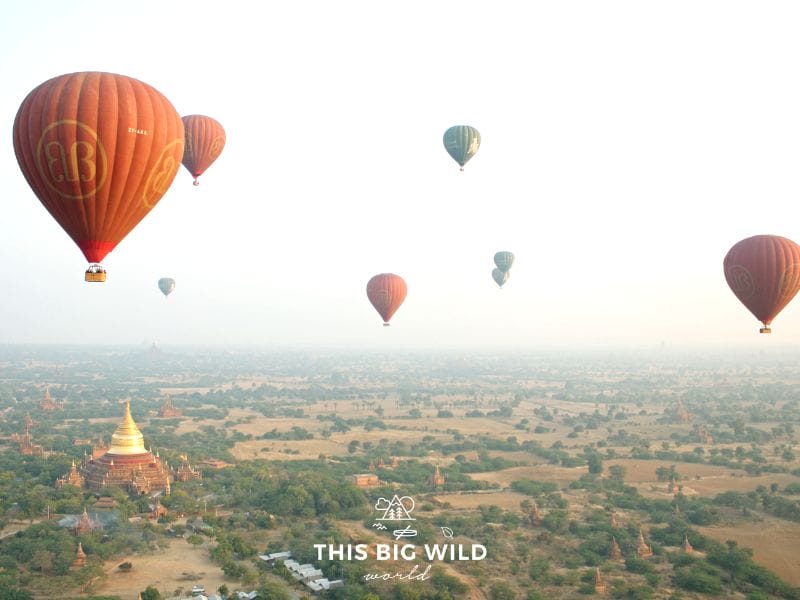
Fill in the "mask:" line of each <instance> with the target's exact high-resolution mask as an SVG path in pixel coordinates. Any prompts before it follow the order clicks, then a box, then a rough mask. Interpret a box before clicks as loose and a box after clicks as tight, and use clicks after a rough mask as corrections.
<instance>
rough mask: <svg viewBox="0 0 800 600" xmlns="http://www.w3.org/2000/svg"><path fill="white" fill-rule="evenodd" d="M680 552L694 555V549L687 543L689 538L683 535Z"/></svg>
mask: <svg viewBox="0 0 800 600" xmlns="http://www.w3.org/2000/svg"><path fill="white" fill-rule="evenodd" d="M681 550H682V551H683V552H684V553H685V554H694V547H693V546H692V545H691V544H690V543H689V536H688V535H687V534H685V533H684V534H683V544H681Z"/></svg>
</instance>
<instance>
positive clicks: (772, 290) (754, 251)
mask: <svg viewBox="0 0 800 600" xmlns="http://www.w3.org/2000/svg"><path fill="white" fill-rule="evenodd" d="M722 264H723V267H724V268H725V279H726V280H727V281H728V285H729V286H730V288H731V290H733V293H734V294H736V297H737V298H739V300H740V301H741V302H742V304H744V305H745V307H747V309H748V310H749V311H750V312H751V313H753V315H755V317H756V319H758V320H759V321H761V322H762V323H763V324H764V326H763V327H762V328H761V329H760V330H759V331H760V332H761V333H769V332H770V331H771V329H770V327H769V325H770V323H771V322H772V319H774V318H775V317H776V316H777V315H778V313H779V312H781V310H783V308H784V307H785V306H786V305H787V304H789V302H790V301H791V300H792V298H794V296H795V294H797V292H798V290H800V246H798V245H797V244H795V243H794V242H793V241H792V240H789V239H787V238H785V237H780V236H778V235H755V236H753V237H749V238H747V239H744V240H742V241H741V242H738V243H736V244H734V246H733V247H732V248H731V249H730V250H729V251H728V254H727V255H726V256H725V260H724V261H723V263H722Z"/></svg>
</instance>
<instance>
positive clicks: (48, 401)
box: [39, 388, 64, 412]
mask: <svg viewBox="0 0 800 600" xmlns="http://www.w3.org/2000/svg"><path fill="white" fill-rule="evenodd" d="M39 408H41V409H42V410H43V411H45V412H52V411H54V410H63V409H64V406H63V405H62V404H59V403H58V402H55V401H54V400H53V397H52V396H51V395H50V388H45V390H44V397H43V398H42V399H41V401H40V402H39Z"/></svg>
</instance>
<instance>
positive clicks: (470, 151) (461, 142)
mask: <svg viewBox="0 0 800 600" xmlns="http://www.w3.org/2000/svg"><path fill="white" fill-rule="evenodd" d="M480 145H481V134H480V133H478V130H477V129H475V128H474V127H470V126H469V125H454V126H453V127H451V128H450V129H448V130H447V131H445V132H444V147H445V150H447V153H448V154H449V155H450V156H451V157H452V158H453V160H454V161H456V162H457V163H458V164H459V165H460V166H461V170H462V171H463V170H464V165H465V164H467V161H469V159H470V158H472V157H473V156H475V153H476V152H477V151H478V147H479V146H480Z"/></svg>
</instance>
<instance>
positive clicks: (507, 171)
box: [0, 0, 800, 349]
mask: <svg viewBox="0 0 800 600" xmlns="http://www.w3.org/2000/svg"><path fill="white" fill-rule="evenodd" d="M798 30H800V4H798V3H797V2H795V1H784V2H769V3H755V2H736V1H731V0H725V1H698V0H691V1H673V2H650V1H644V0H632V1H629V2H604V1H597V0H591V1H572V2H519V1H516V0H514V1H508V2H487V1H486V0H480V1H469V0H466V1H465V0H459V1H450V0H444V1H438V0H437V1H430V0H429V1H408V2H403V3H389V2H376V1H374V0H369V1H366V0H365V1H363V2H351V1H346V0H338V1H335V2H334V1H330V0H310V1H306V2H299V1H298V2H259V3H255V2H236V1H224V2H223V1H216V2H207V1H203V0H193V1H191V2H190V1H182V0H181V1H177V0H170V1H164V0H156V1H150V0H144V1H139V2H136V3H122V2H109V1H108V0H98V1H77V0H73V1H65V0H60V1H39V2H37V1H31V0H24V1H22V0H17V1H13V2H6V3H3V4H2V6H1V7H0V70H1V71H2V82H3V94H2V96H0V120H2V123H4V126H3V127H4V132H5V133H4V134H3V136H4V139H5V143H4V144H1V145H0V176H2V181H3V182H4V190H3V191H4V193H3V202H4V205H5V213H4V214H5V217H6V218H5V219H4V220H3V222H2V225H1V226H2V235H0V277H2V280H3V281H4V282H5V293H4V294H3V295H2V296H0V315H1V318H0V343H16V342H35V343H50V342H55V343H71V342H91V343H110V344H120V343H123V344H125V343H132V344H143V343H146V344H149V343H151V342H152V341H155V342H156V343H157V344H159V345H162V346H168V345H170V344H187V343H203V344H208V343H220V344H229V343H231V344H232V343H236V344H258V345H285V344H291V345H306V346H315V345H325V346H331V345H333V346H338V345H341V346H360V345H364V346H379V347H387V348H407V347H415V346H423V347H437V346H440V347H464V348H468V347H480V348H505V349H515V348H526V347H531V348H547V347H564V346H574V347H581V346H592V347H596V346H600V347H603V346H609V347H610V346H620V345H622V346H633V347H635V346H643V347H653V346H657V345H659V344H661V343H662V342H664V343H665V344H666V345H669V346H682V345H693V344H706V343H708V344H729V345H737V346H744V347H750V346H752V347H753V348H754V349H763V348H766V347H768V346H769V345H772V346H776V345H797V344H798V342H800V306H799V305H798V302H800V299H795V301H794V302H793V303H792V304H790V305H789V306H788V307H787V308H786V309H784V311H783V312H782V313H781V314H780V315H779V316H778V317H777V318H776V319H775V320H774V322H773V333H772V335H771V336H763V335H759V334H758V327H759V323H758V322H757V321H756V319H755V318H754V317H753V316H752V315H751V314H750V313H749V312H748V311H747V310H746V309H745V308H744V307H743V306H742V305H741V304H740V303H739V301H738V300H737V299H736V298H735V297H734V295H733V294H732V292H731V291H730V289H729V288H728V286H727V284H726V282H725V279H724V275H723V271H722V259H723V258H724V256H725V254H726V253H727V251H728V249H729V248H730V247H731V246H732V245H733V244H734V243H736V242H737V241H739V240H740V239H742V238H745V237H749V236H751V235H756V234H765V233H768V234H776V235H783V236H785V237H788V238H791V239H794V240H795V241H797V242H800V220H798V218H797V215H798V212H799V211H798V199H799V198H800V178H798V172H799V169H798V166H799V165H800V144H798V140H800V76H798V73H800V65H799V64H798V63H800V36H798V35H797V32H798ZM87 70H95V71H111V72H115V73H121V74H124V75H128V76H131V77H135V78H137V79H140V80H142V81H144V82H146V83H148V84H150V85H152V86H153V87H155V88H156V89H158V90H159V91H160V92H161V93H163V94H164V95H165V96H166V97H167V98H169V99H170V101H171V102H172V103H173V105H174V106H175V108H176V110H177V111H178V113H180V114H181V115H186V114H206V115H209V116H212V117H214V118H215V119H217V120H218V121H219V122H220V123H222V125H223V126H224V127H225V130H226V133H227V145H226V147H225V150H224V152H223V154H222V155H221V157H220V158H219V159H218V160H217V162H216V163H215V164H214V165H213V166H212V167H211V168H210V169H209V170H208V171H207V172H206V174H205V175H203V176H202V178H201V185H200V186H199V187H193V186H192V178H191V176H190V175H189V173H188V172H187V171H186V170H185V169H183V168H181V170H180V171H179V173H178V176H177V177H176V179H175V182H174V183H173V185H172V188H171V189H170V190H169V192H167V194H166V195H165V196H164V198H163V199H162V200H161V202H160V204H159V205H158V206H156V208H155V209H154V210H153V211H152V212H151V213H150V214H149V215H148V216H147V217H146V218H145V219H144V220H143V221H142V222H141V223H140V224H139V226H138V227H137V228H136V229H135V230H134V231H133V233H131V234H130V235H129V236H128V237H127V238H126V239H124V240H123V241H122V242H121V243H120V244H119V246H118V247H117V248H116V249H115V250H114V251H113V252H112V253H111V254H109V256H108V257H107V258H106V259H105V261H104V265H105V267H106V268H107V269H108V281H107V283H105V284H89V283H85V282H84V281H83V271H84V269H85V268H86V262H85V259H84V258H83V255H82V254H81V252H80V251H79V250H78V249H77V247H76V246H75V245H74V244H73V242H72V240H71V239H70V238H69V237H68V236H67V234H66V233H65V232H64V231H63V230H61V228H60V227H59V226H58V225H57V224H56V223H55V221H53V220H52V218H51V217H50V215H49V214H48V213H47V212H46V211H45V209H44V208H43V207H42V206H41V204H40V203H39V201H38V200H37V199H36V197H35V196H34V194H33V192H32V191H31V190H30V188H29V187H28V185H27V183H26V181H25V179H24V178H23V176H22V174H21V172H20V170H19V167H18V165H17V163H16V159H15V157H14V150H13V145H12V142H11V131H12V125H13V120H14V116H15V115H16V112H17V110H18V108H19V105H20V103H21V102H22V100H23V99H24V98H25V96H26V95H27V94H28V92H30V91H31V90H32V89H33V88H34V87H36V86H37V85H38V84H40V83H42V82H43V81H45V80H47V79H50V78H51V77H55V76H57V75H61V74H64V73H70V72H74V71H87ZM456 124H468V125H472V126H473V127H476V128H477V129H478V130H479V131H480V133H481V137H482V143H481V147H480V150H479V151H478V153H477V155H476V156H475V157H474V158H473V159H472V160H471V161H470V162H469V163H468V164H467V166H466V168H465V171H464V172H463V173H462V172H460V171H459V169H458V165H457V164H456V163H455V162H454V161H453V160H452V159H451V158H450V157H449V156H448V155H447V153H446V152H445V150H444V147H443V144H442V134H443V133H444V131H445V129H447V128H448V127H450V126H451V125H456ZM498 250H510V251H512V252H513V253H514V254H515V255H516V262H515V264H514V267H513V268H512V270H511V276H510V279H509V281H508V283H507V284H506V285H505V287H504V288H503V289H502V290H500V289H498V288H497V286H496V285H495V284H494V282H493V281H492V278H491V271H492V268H493V267H494V264H493V262H492V257H493V255H494V253H495V252H497V251H498ZM382 272H392V273H397V274H399V275H401V276H402V277H403V278H404V279H405V280H406V282H407V284H408V288H409V293H408V297H407V299H406V301H405V304H404V305H403V306H402V307H401V308H400V310H398V312H397V313H396V315H395V316H394V318H393V319H392V326H391V327H389V328H384V327H382V326H381V319H380V317H379V316H378V314H377V313H376V312H375V311H374V309H373V308H372V306H371V305H370V304H369V302H368V301H367V298H366V293H365V287H366V283H367V281H368V280H369V279H370V277H372V276H373V275H375V274H377V273H382ZM160 277H173V278H175V280H176V281H177V286H176V289H175V291H174V293H173V294H172V295H171V296H170V297H169V298H168V299H165V298H164V297H163V296H162V294H161V293H160V291H159V290H158V288H157V281H158V279H159V278H160Z"/></svg>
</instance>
